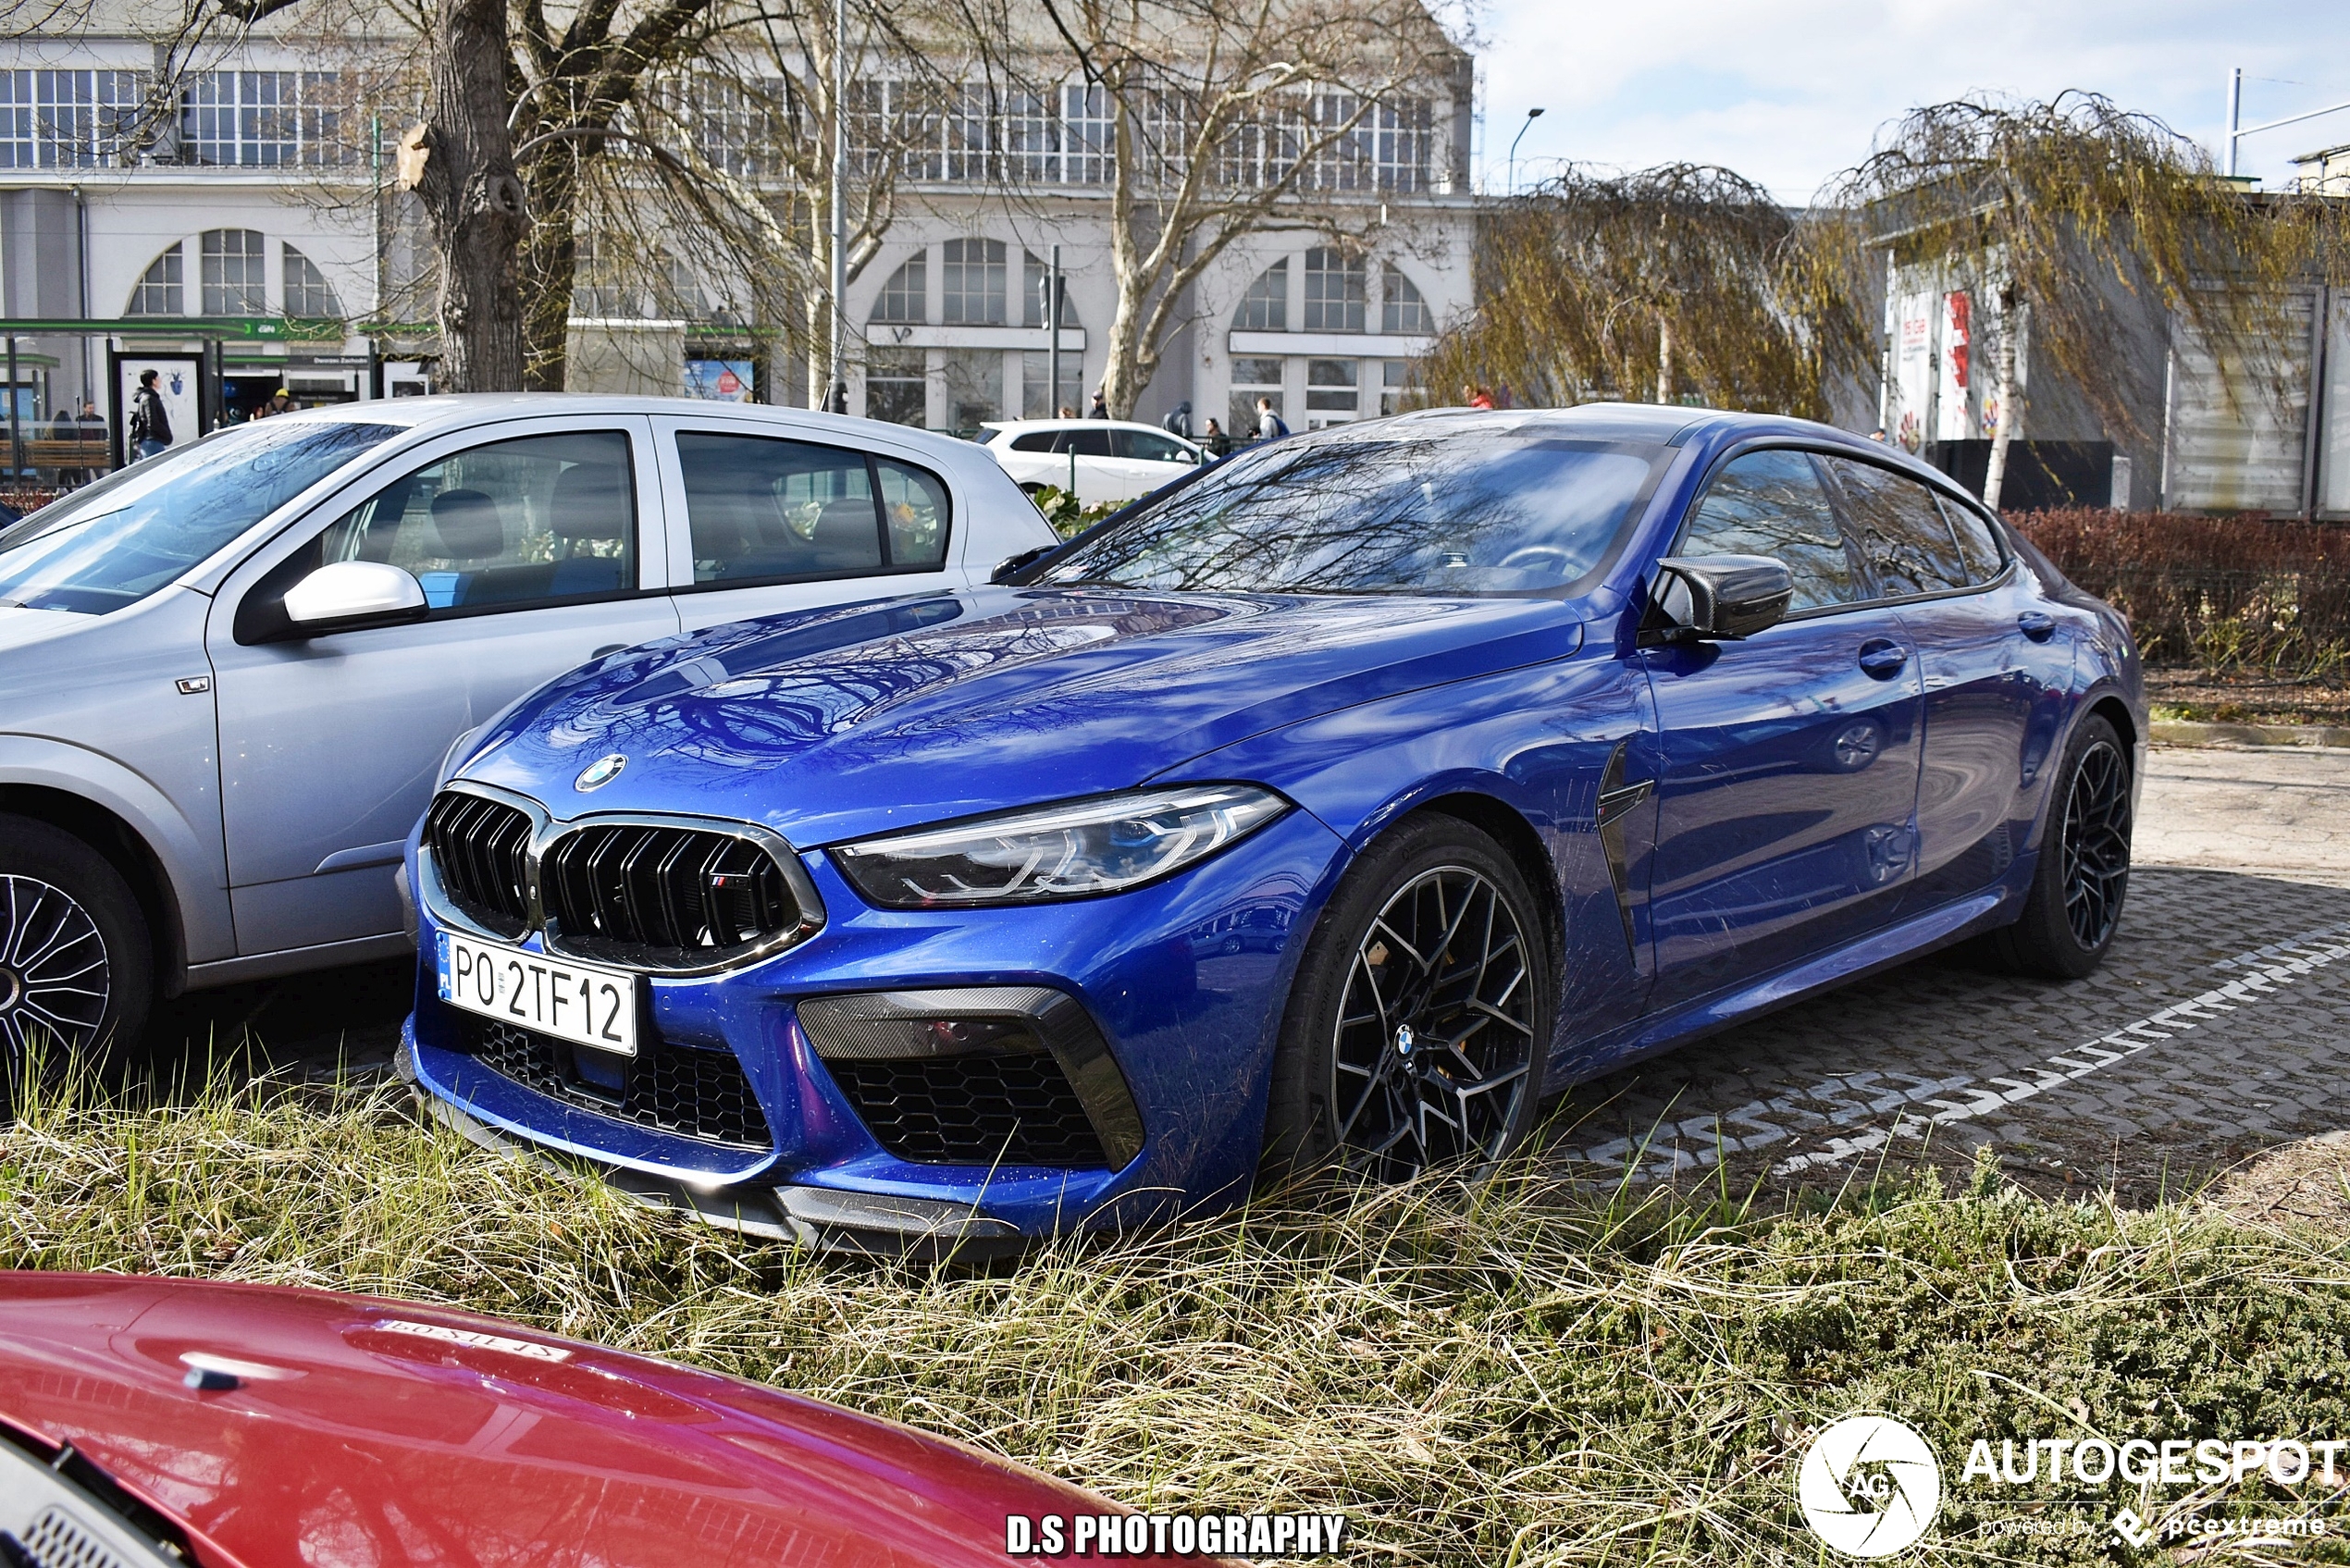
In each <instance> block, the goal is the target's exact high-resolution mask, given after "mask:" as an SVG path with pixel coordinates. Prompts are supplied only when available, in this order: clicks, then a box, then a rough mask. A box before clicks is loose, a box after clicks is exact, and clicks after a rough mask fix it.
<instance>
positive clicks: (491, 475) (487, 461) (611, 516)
mask: <svg viewBox="0 0 2350 1568" xmlns="http://www.w3.org/2000/svg"><path fill="white" fill-rule="evenodd" d="M317 560H318V562H319V563H320V564H324V563H325V562H334V561H384V562H390V563H391V564H392V565H394V566H400V567H404V568H406V569H407V570H408V571H410V572H413V573H414V574H415V576H416V580H417V581H418V582H419V583H422V584H423V585H424V589H425V602H426V603H427V604H428V605H430V606H431V607H432V613H433V614H435V615H441V614H456V613H459V612H461V611H476V610H483V609H498V610H524V609H529V608H531V607H534V606H538V605H546V604H559V603H563V602H564V601H565V600H569V599H596V598H607V597H610V596H612V595H613V594H620V593H626V592H629V591H631V590H633V589H634V588H635V587H636V586H637V496H636V485H635V481H634V479H633V477H632V475H631V471H630V468H629V463H628V438H627V436H626V435H625V434H624V433H622V432H621V431H618V430H595V431H582V432H579V433H576V434H573V435H565V436H526V437H524V438H521V439H519V440H512V441H498V442H494V443H492V444H491V445H489V446H481V447H469V448H467V449H466V450H465V451H461V452H457V453H454V454H452V455H451V456H449V457H445V458H442V459H441V460H440V461H439V462H438V463H433V464H431V465H430V466H428V467H425V468H419V469H416V470H415V471H414V472H413V473H410V474H405V475H402V476H401V477H399V478H397V479H395V480H393V481H392V482H391V483H390V485H388V486H386V487H385V488H382V489H380V490H378V491H377V492H376V493H375V494H374V495H372V496H370V497H368V498H367V499H366V500H364V501H362V502H360V503H359V505H357V506H356V507H353V508H352V510H351V511H349V512H345V513H344V514H343V515H342V516H341V517H340V518H338V519H337V520H336V521H335V522H334V523H333V524H332V525H330V526H328V529H327V531H326V533H325V534H324V535H322V536H321V537H320V538H319V541H318V555H317Z"/></svg>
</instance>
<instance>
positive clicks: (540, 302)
mask: <svg viewBox="0 0 2350 1568" xmlns="http://www.w3.org/2000/svg"><path fill="white" fill-rule="evenodd" d="M587 145H588V144H583V143H581V142H576V141H570V140H565V141H562V142H551V143H546V144H542V145H541V146H540V148H539V149H538V152H537V153H535V154H533V155H532V157H531V160H530V182H529V191H530V201H531V204H532V205H533V206H535V207H537V208H538V210H539V211H540V212H542V213H564V214H568V213H570V212H571V211H572V210H573V208H574V206H575V204H576V202H577V200H578V195H579V160H580V159H581V158H583V157H585V156H587ZM521 259H522V268H521V276H522V288H523V311H522V315H523V377H524V385H525V387H526V389H528V390H530V391H534V392H560V391H563V390H564V386H563V379H564V377H565V376H566V375H567V374H568V372H569V364H568V362H569V357H570V353H571V302H572V290H573V287H574V286H575V283H576V282H577V279H578V272H579V229H578V226H577V225H576V224H575V223H573V222H571V221H569V220H568V219H564V220H561V221H550V222H547V223H534V224H532V225H531V226H530V231H529V233H528V234H526V236H524V238H523V243H522V258H521Z"/></svg>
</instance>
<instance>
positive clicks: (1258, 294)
mask: <svg viewBox="0 0 2350 1568" xmlns="http://www.w3.org/2000/svg"><path fill="white" fill-rule="evenodd" d="M1232 330H1233V331H1235V332H1286V331H1288V330H1289V258H1288V257H1287V256H1283V257H1282V258H1281V259H1280V261H1277V262H1275V263H1274V264H1273V265H1270V266H1268V267H1267V268H1266V269H1265V270H1264V271H1263V272H1262V273H1260V274H1258V276H1257V279H1256V281H1255V282H1254V283H1252V284H1250V285H1249V286H1248V292H1247V293H1245V294H1243V295H1242V296H1241V308H1240V309H1238V310H1236V311H1234V312H1233V313H1232Z"/></svg>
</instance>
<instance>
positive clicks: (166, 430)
mask: <svg viewBox="0 0 2350 1568" xmlns="http://www.w3.org/2000/svg"><path fill="white" fill-rule="evenodd" d="M157 376H158V373H157V372H155V371H153V370H142V371H141V372H140V373H139V389H138V391H136V392H134V393H132V394H131V398H130V423H128V424H127V425H125V426H123V430H122V434H123V438H124V439H125V440H127V441H129V442H130V451H131V456H132V459H133V461H136V460H137V459H139V458H142V457H154V456H155V454H156V453H158V452H167V451H170V450H171V415H170V414H167V413H166V412H164V406H163V394H162V393H161V392H158V391H157V390H155V381H156V378H157Z"/></svg>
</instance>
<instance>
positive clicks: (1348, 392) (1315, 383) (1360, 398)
mask: <svg viewBox="0 0 2350 1568" xmlns="http://www.w3.org/2000/svg"><path fill="white" fill-rule="evenodd" d="M1288 363H1289V362H1288V361H1286V360H1280V359H1268V358H1255V357H1245V358H1240V359H1235V360H1233V361H1232V392H1231V426H1230V428H1231V430H1232V431H1234V432H1235V433H1247V432H1252V431H1254V430H1255V428H1256V422H1257V411H1256V402H1257V400H1258V399H1259V398H1262V399H1264V400H1266V401H1268V402H1270V403H1271V404H1272V406H1273V412H1274V413H1275V414H1280V413H1282V412H1283V400H1282V395H1281V394H1282V389H1283V383H1284V382H1285V381H1286V380H1287V379H1288ZM1409 385H1410V366H1409V365H1408V364H1407V363H1406V362H1404V361H1403V360H1400V359H1385V360H1354V359H1309V360H1307V361H1306V362H1305V409H1306V413H1307V414H1309V415H1311V414H1321V415H1325V416H1327V415H1330V414H1349V415H1353V416H1355V417H1365V416H1367V415H1368V414H1370V413H1371V412H1373V411H1372V410H1370V409H1367V408H1366V407H1365V406H1364V401H1365V397H1366V395H1367V394H1368V393H1371V392H1373V391H1376V393H1377V397H1378V404H1377V410H1376V411H1377V412H1378V413H1379V414H1393V413H1394V412H1395V411H1396V408H1397V407H1398V405H1399V403H1400V401H1401V399H1402V398H1403V395H1404V389H1405V388H1406V387H1407V386H1409Z"/></svg>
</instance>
